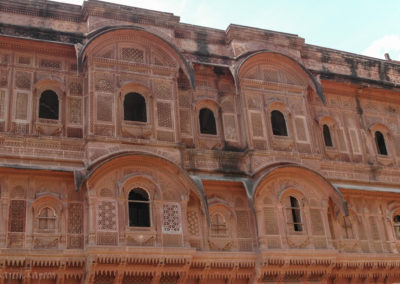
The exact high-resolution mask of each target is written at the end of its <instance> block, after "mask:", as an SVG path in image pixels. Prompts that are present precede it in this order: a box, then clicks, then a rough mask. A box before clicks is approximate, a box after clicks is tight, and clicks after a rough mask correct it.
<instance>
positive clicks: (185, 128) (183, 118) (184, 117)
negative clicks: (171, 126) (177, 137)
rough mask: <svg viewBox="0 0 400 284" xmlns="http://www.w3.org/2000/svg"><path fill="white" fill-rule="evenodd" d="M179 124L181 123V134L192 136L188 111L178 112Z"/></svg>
mask: <svg viewBox="0 0 400 284" xmlns="http://www.w3.org/2000/svg"><path fill="white" fill-rule="evenodd" d="M179 116H180V123H181V132H182V133H184V134H189V135H190V134H192V123H191V116H190V110H186V109H181V110H180V111H179Z"/></svg>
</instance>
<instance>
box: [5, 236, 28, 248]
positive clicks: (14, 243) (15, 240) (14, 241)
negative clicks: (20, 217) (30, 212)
mask: <svg viewBox="0 0 400 284" xmlns="http://www.w3.org/2000/svg"><path fill="white" fill-rule="evenodd" d="M7 239H8V240H7V247H9V248H21V247H23V246H24V242H25V234H23V233H22V234H21V233H8V235H7Z"/></svg>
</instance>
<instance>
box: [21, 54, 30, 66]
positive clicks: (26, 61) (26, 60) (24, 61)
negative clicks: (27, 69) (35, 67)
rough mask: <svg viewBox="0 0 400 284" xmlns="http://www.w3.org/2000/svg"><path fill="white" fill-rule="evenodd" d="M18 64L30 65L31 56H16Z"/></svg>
mask: <svg viewBox="0 0 400 284" xmlns="http://www.w3.org/2000/svg"><path fill="white" fill-rule="evenodd" d="M18 64H22V65H31V58H30V57H27V56H18Z"/></svg>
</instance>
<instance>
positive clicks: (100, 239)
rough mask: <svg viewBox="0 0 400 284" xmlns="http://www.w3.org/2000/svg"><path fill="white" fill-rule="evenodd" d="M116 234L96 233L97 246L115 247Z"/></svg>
mask: <svg viewBox="0 0 400 284" xmlns="http://www.w3.org/2000/svg"><path fill="white" fill-rule="evenodd" d="M117 237H118V233H110V232H98V233H97V244H98V245H103V246H116V245H117V242H118V241H117Z"/></svg>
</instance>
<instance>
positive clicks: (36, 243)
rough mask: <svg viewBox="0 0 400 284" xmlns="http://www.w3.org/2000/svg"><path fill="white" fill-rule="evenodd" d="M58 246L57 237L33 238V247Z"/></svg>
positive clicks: (49, 247) (46, 247) (50, 247)
mask: <svg viewBox="0 0 400 284" xmlns="http://www.w3.org/2000/svg"><path fill="white" fill-rule="evenodd" d="M57 247H58V238H49V237H44V238H34V239H33V248H35V249H52V248H57Z"/></svg>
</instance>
